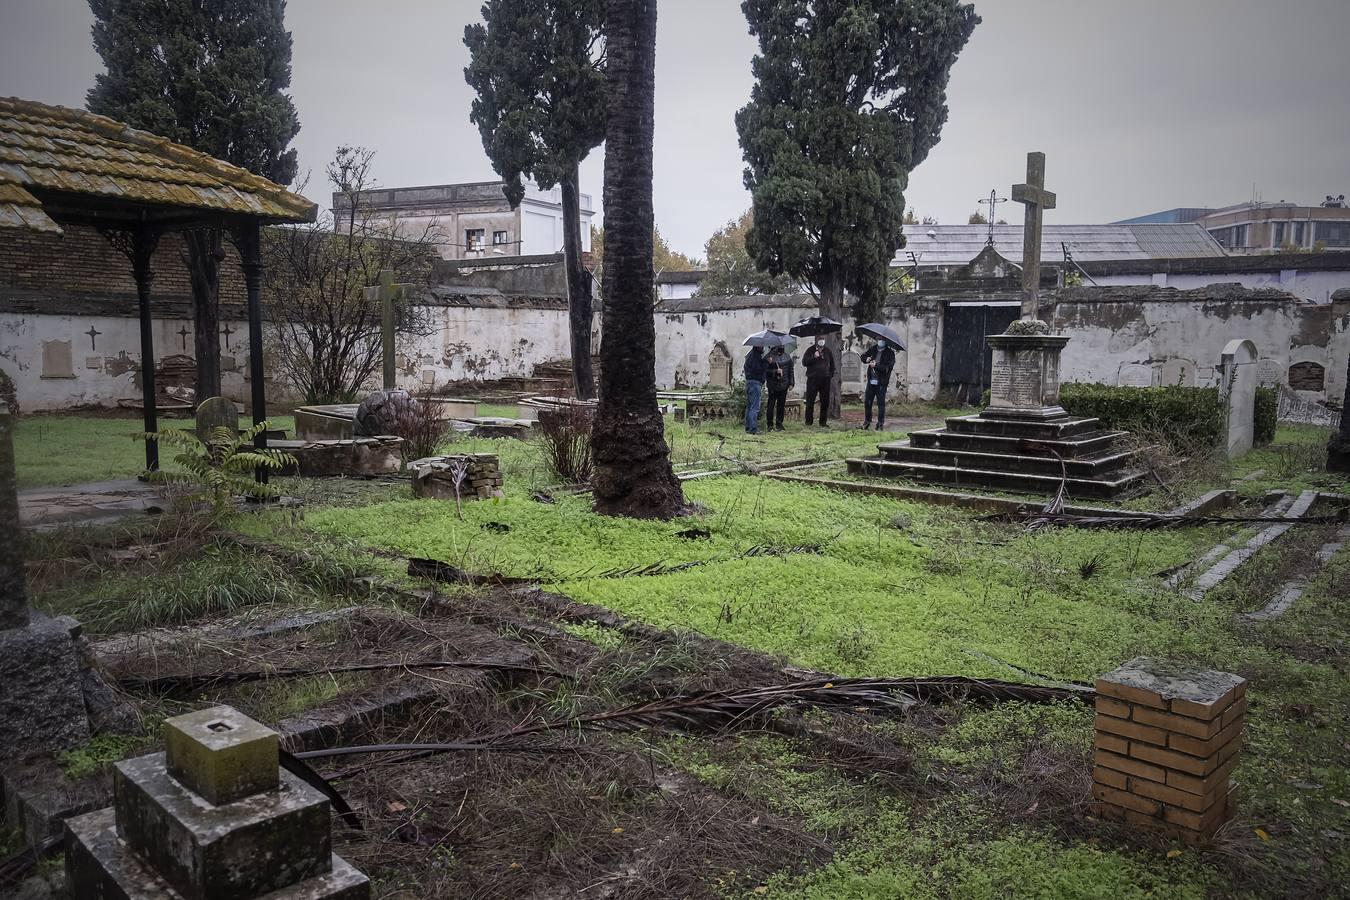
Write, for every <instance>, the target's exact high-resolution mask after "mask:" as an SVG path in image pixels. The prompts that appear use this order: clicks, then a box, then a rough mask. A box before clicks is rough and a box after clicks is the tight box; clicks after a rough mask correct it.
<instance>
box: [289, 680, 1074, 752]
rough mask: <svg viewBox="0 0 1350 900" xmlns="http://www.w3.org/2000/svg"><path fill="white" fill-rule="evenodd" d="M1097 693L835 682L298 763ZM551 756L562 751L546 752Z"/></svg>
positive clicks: (722, 694)
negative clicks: (550, 735)
mask: <svg viewBox="0 0 1350 900" xmlns="http://www.w3.org/2000/svg"><path fill="white" fill-rule="evenodd" d="M1095 697H1096V692H1095V691H1093V689H1092V688H1090V687H1087V686H1086V685H1083V686H1081V687H1080V686H1064V687H1043V686H1038V685H1029V684H1020V683H1017V682H1011V681H990V680H986V679H978V678H966V677H962V676H957V675H949V676H939V677H936V678H840V679H831V680H828V681H808V682H793V683H790V684H777V685H769V686H766V687H755V688H746V689H745V690H740V691H708V692H705V693H700V694H691V695H681V696H675V697H663V698H659V699H656V700H648V701H644V702H641V703H634V704H630V705H628V706H621V707H618V708H616V709H610V710H602V711H601V712H596V713H588V714H586V715H580V716H568V717H565V718H561V719H553V720H549V721H544V722H538V723H535V724H533V725H522V726H519V727H516V728H512V729H510V730H508V731H503V732H499V733H497V734H490V735H484V736H482V737H479V738H476V739H474V740H471V741H459V742H456V743H451V744H373V745H364V746H360V747H331V748H326V749H323V750H311V751H308V752H305V753H298V754H296V756H297V757H298V758H300V759H325V758H329V757H336V756H351V755H357V754H365V753H388V752H399V753H402V754H403V755H401V756H399V757H397V758H396V759H395V760H390V761H391V762H406V761H409V760H413V759H421V758H424V757H427V756H433V755H435V754H439V753H448V752H478V751H498V752H518V751H529V750H531V749H532V748H531V747H530V745H528V744H526V743H524V740H525V739H526V738H529V737H531V736H533V735H537V734H543V733H546V732H558V731H562V732H580V731H587V730H595V731H642V730H647V729H652V728H681V729H687V730H704V729H709V728H712V729H727V728H732V727H735V726H737V725H739V724H741V723H743V722H746V721H749V720H752V719H755V718H756V717H758V716H760V715H762V714H764V713H767V712H770V711H773V710H778V709H803V708H839V709H848V710H889V711H892V712H905V711H906V710H908V709H909V708H910V707H911V706H913V705H914V704H915V703H916V702H918V701H920V700H926V701H943V700H960V699H964V700H977V701H986V702H1014V701H1015V702H1021V703H1057V702H1062V701H1067V700H1075V701H1079V702H1083V703H1092V702H1093V700H1094V699H1095ZM548 749H549V750H558V749H563V750H566V749H567V748H566V747H563V748H557V747H551V748H548Z"/></svg>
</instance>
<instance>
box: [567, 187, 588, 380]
mask: <svg viewBox="0 0 1350 900" xmlns="http://www.w3.org/2000/svg"><path fill="white" fill-rule="evenodd" d="M580 181H581V173H580V170H579V169H576V168H574V169H573V170H572V171H571V172H569V173H568V175H567V177H566V178H564V179H563V180H562V206H563V269H564V271H565V272H566V273H567V321H568V327H569V328H570V329H571V332H572V392H573V393H574V394H576V396H577V399H578V400H590V399H592V398H593V397H595V378H594V376H593V375H592V374H591V274H590V273H589V272H587V271H586V267H585V266H584V265H582V263H581V196H580V188H579V185H580Z"/></svg>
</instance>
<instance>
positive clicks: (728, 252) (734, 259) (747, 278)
mask: <svg viewBox="0 0 1350 900" xmlns="http://www.w3.org/2000/svg"><path fill="white" fill-rule="evenodd" d="M754 222H755V212H754V210H753V209H747V210H746V211H745V212H744V213H742V214H741V216H740V218H738V219H732V220H731V221H730V222H728V223H727V224H726V225H723V226H722V227H721V228H719V229H717V230H716V231H714V232H713V235H712V237H710V238H708V243H706V244H704V245H703V251H704V253H705V254H707V260H708V261H707V263H705V265H706V266H707V269H708V272H707V274H706V275H705V276H704V278H703V280H702V281H701V282H699V286H698V291H697V292H696V293H695V294H694V296H696V297H745V296H749V295H751V294H782V293H786V292H787V291H789V290H791V289H792V279H791V278H789V277H788V276H786V275H770V274H769V273H768V272H765V271H763V270H761V269H760V268H759V267H757V266H756V265H755V261H754V260H753V259H751V258H750V253H749V251H748V250H746V248H745V236H746V235H747V234H748V233H749V231H750V227H751V226H752V225H753V224H754Z"/></svg>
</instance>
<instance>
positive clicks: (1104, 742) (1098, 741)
mask: <svg viewBox="0 0 1350 900" xmlns="http://www.w3.org/2000/svg"><path fill="white" fill-rule="evenodd" d="M1092 745H1093V746H1094V747H1096V748H1097V749H1099V750H1110V751H1111V752H1112V753H1119V754H1120V755H1121V756H1128V755H1129V753H1130V742H1129V741H1127V740H1125V739H1124V738H1122V737H1116V736H1115V735H1114V734H1107V733H1106V732H1104V731H1099V732H1097V733H1096V734H1094V735H1093V736H1092Z"/></svg>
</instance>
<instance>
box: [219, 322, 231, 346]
mask: <svg viewBox="0 0 1350 900" xmlns="http://www.w3.org/2000/svg"><path fill="white" fill-rule="evenodd" d="M220 333H221V334H223V335H225V349H226V350H228V349H230V335H232V334H234V329H233V328H231V327H230V323H229V322H226V323H225V327H224V328H222V329H220Z"/></svg>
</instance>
